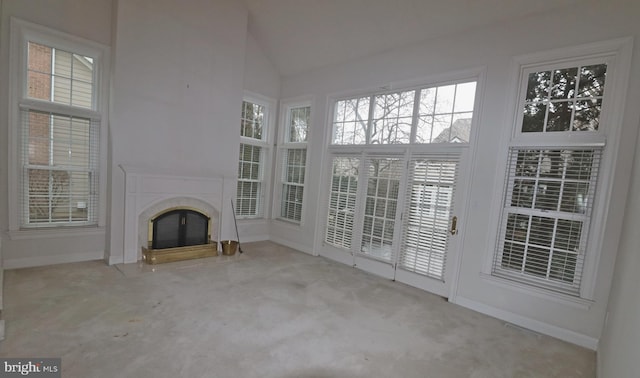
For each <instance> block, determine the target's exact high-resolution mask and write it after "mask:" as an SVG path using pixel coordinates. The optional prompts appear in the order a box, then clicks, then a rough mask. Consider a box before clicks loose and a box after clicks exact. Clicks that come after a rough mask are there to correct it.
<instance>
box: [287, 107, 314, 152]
mask: <svg viewBox="0 0 640 378" xmlns="http://www.w3.org/2000/svg"><path fill="white" fill-rule="evenodd" d="M310 115H311V107H309V106H306V107H302V108H293V109H291V110H290V113H289V117H290V120H289V122H290V124H289V139H288V141H289V142H293V143H295V142H306V141H307V130H308V128H309V121H310V118H309V117H310Z"/></svg>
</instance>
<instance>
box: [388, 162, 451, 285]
mask: <svg viewBox="0 0 640 378" xmlns="http://www.w3.org/2000/svg"><path fill="white" fill-rule="evenodd" d="M409 167H410V170H411V171H410V172H409V182H408V186H407V203H406V211H405V214H406V220H405V225H404V230H403V231H404V235H403V243H402V251H401V254H400V261H399V267H400V268H402V269H405V270H408V271H411V272H414V273H418V274H422V275H426V276H429V277H433V278H437V279H443V277H444V268H445V261H446V253H447V244H448V240H449V223H450V217H451V210H452V208H453V192H454V185H455V178H456V169H457V162H456V161H447V160H433V159H426V158H424V159H413V160H412V161H411V163H410V166H409Z"/></svg>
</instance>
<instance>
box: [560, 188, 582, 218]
mask: <svg viewBox="0 0 640 378" xmlns="http://www.w3.org/2000/svg"><path fill="white" fill-rule="evenodd" d="M588 195H589V184H588V183H586V182H566V183H565V184H564V188H563V189H562V200H561V201H560V211H566V212H568V213H577V214H586V212H587V198H588Z"/></svg>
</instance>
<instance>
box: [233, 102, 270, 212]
mask: <svg viewBox="0 0 640 378" xmlns="http://www.w3.org/2000/svg"><path fill="white" fill-rule="evenodd" d="M267 110H268V109H267V108H266V106H265V105H261V104H257V103H254V102H251V101H243V102H242V113H241V118H240V140H241V143H240V158H239V162H238V184H237V187H236V209H235V210H236V215H238V216H239V217H242V218H259V217H262V216H263V211H264V205H263V203H264V171H265V169H266V167H265V161H266V153H267V150H268V148H269V147H268V144H267V142H266V134H267V133H266V130H265V128H266V117H267Z"/></svg>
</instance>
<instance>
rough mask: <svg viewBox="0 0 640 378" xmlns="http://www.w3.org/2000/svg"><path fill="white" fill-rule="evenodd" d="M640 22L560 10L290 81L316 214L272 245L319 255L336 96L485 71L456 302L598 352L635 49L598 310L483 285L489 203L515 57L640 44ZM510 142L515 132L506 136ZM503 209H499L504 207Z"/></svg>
mask: <svg viewBox="0 0 640 378" xmlns="http://www.w3.org/2000/svg"><path fill="white" fill-rule="evenodd" d="M637 14H640V4H638V3H637V2H633V3H631V2H625V1H609V2H607V4H606V5H600V4H595V3H594V2H588V4H587V5H582V6H579V7H570V8H566V9H560V10H559V11H556V12H555V13H543V14H537V15H534V16H531V17H528V18H525V19H517V20H511V21H510V22H508V23H501V24H497V25H493V26H491V27H487V28H483V29H478V30H474V31H472V32H469V33H464V34H460V35H454V36H450V37H447V38H440V39H437V40H432V41H427V42H425V43H422V44H419V45H414V46H410V47H406V48H399V49H396V50H393V51H389V52H386V53H383V54H379V55H375V56H371V57H368V58H367V59H361V60H357V61H352V62H349V63H347V64H341V65H336V66H331V67H327V68H324V69H320V70H317V71H314V72H309V73H305V74H301V75H297V76H293V77H288V78H284V79H283V84H282V98H287V97H295V96H307V95H308V96H313V97H314V98H315V101H314V104H313V105H314V106H313V111H314V115H313V120H312V130H311V133H310V140H311V145H310V146H309V155H310V159H309V162H310V171H311V172H312V173H313V174H311V175H309V182H308V183H307V188H308V190H307V193H305V196H306V201H308V202H307V207H306V209H307V212H306V213H305V214H304V218H305V219H304V221H303V222H304V223H303V226H301V227H300V228H294V227H288V226H284V225H280V224H278V223H277V222H274V224H273V225H272V239H274V240H278V241H281V242H285V243H287V244H290V245H292V246H295V247H297V248H299V249H302V250H307V251H312V252H313V251H315V252H317V251H318V249H319V248H321V244H320V243H319V241H320V240H321V237H318V236H317V235H321V233H318V234H316V236H315V237H316V238H317V239H318V240H316V242H315V244H314V231H315V230H316V228H318V231H322V230H321V226H322V222H323V217H324V211H323V209H320V208H317V207H316V204H315V201H316V200H317V198H318V196H319V195H321V194H322V193H324V192H323V191H322V190H321V189H320V188H322V187H323V186H326V183H322V182H321V174H320V172H321V169H323V168H322V163H323V158H324V152H325V150H326V148H325V146H326V144H325V143H326V142H325V135H326V128H327V125H328V123H329V122H328V121H329V120H328V117H327V106H328V102H327V97H328V96H329V95H332V94H335V93H341V92H345V91H354V90H367V89H372V90H373V89H375V88H378V87H382V86H385V85H388V84H397V83H401V82H403V81H415V80H420V79H421V78H425V79H426V78H430V77H435V76H438V75H442V74H446V73H450V72H454V71H457V70H467V69H473V68H481V69H484V72H485V86H484V88H483V92H482V93H480V95H481V96H482V99H481V100H482V105H481V108H480V109H479V110H480V113H479V116H480V118H479V123H478V124H476V125H475V130H476V131H475V132H477V133H478V139H477V143H476V146H475V156H474V159H473V165H472V176H471V181H470V184H469V185H470V188H471V190H470V198H469V207H468V212H469V213H468V216H467V217H466V219H462V220H461V221H462V224H459V225H460V226H461V227H464V241H463V255H462V261H461V270H460V279H459V281H458V282H457V283H458V289H457V293H454V295H453V296H452V298H450V299H451V300H452V301H454V302H457V303H460V304H463V305H465V306H469V307H472V308H475V309H477V310H480V311H483V312H486V313H489V314H492V315H494V316H498V317H502V318H504V319H508V320H509V321H512V322H515V323H519V324H521V325H524V326H527V327H529V328H533V329H537V330H538V331H541V332H545V333H548V334H551V335H554V336H557V337H560V338H563V339H566V340H571V341H572V342H575V343H579V344H581V345H585V346H588V347H590V348H594V349H595V347H596V344H597V340H598V339H599V337H600V333H601V330H602V326H603V322H604V316H605V309H606V305H607V300H608V293H609V288H610V283H611V277H612V273H613V264H614V261H615V255H616V251H617V242H618V238H619V229H620V225H621V224H622V213H623V210H624V207H625V202H624V198H626V193H627V189H628V182H629V174H630V159H629V156H631V154H632V153H633V151H634V148H635V145H634V144H633V141H634V140H635V137H636V133H637V129H638V124H637V119H638V114H639V113H638V111H639V107H638V106H637V100H638V98H640V61H639V60H638V56H639V55H638V54H639V53H640V50H639V49H638V47H637V43H636V47H634V56H635V59H634V61H633V63H632V64H633V66H632V72H631V80H630V82H629V90H628V100H627V103H626V108H625V109H626V111H625V113H624V116H623V120H624V121H623V125H622V134H621V145H620V149H619V151H618V159H619V162H618V165H617V170H616V172H615V175H614V186H613V189H612V196H611V198H612V201H611V205H610V206H611V207H610V214H609V217H608V220H607V226H606V229H605V235H604V243H603V252H602V258H601V261H600V265H599V270H598V273H597V281H596V285H595V291H594V301H593V303H591V304H590V305H589V304H585V305H574V304H567V303H565V302H563V301H558V300H556V299H549V298H547V297H544V296H537V295H531V294H527V293H523V292H520V291H518V290H516V289H514V288H510V287H508V286H507V287H503V286H499V285H495V284H494V283H493V282H492V281H491V280H487V279H485V278H483V277H482V276H481V271H482V269H483V264H486V261H487V260H486V259H487V258H490V256H491V254H492V253H493V250H494V248H495V238H494V236H495V233H496V228H497V225H496V223H495V222H487V218H488V216H489V215H490V214H492V211H494V208H495V206H496V204H493V203H492V201H491V200H490V199H493V198H495V195H494V194H495V193H496V192H501V191H502V183H501V181H500V180H498V179H497V178H498V172H497V170H496V166H497V163H498V161H499V159H503V158H504V155H503V154H502V152H504V150H503V149H502V148H499V147H500V143H501V142H502V141H506V139H503V137H504V135H505V130H506V129H510V128H511V127H512V125H511V124H510V122H508V121H507V120H508V119H509V118H510V116H511V114H512V112H513V111H514V110H513V109H512V108H510V107H509V106H508V105H507V104H510V103H511V99H512V97H513V96H514V93H515V91H516V88H515V86H516V83H515V82H514V81H513V80H512V76H513V75H512V73H513V71H514V63H513V57H515V56H518V55H522V54H529V53H537V52H542V51H546V50H550V49H557V48H562V47H568V46H575V45H578V44H585V43H591V42H598V41H603V40H607V39H612V38H619V37H627V36H633V37H635V38H636V39H637V38H638V37H640V24H638V22H637V19H636V16H637ZM507 133H508V131H507ZM498 205H499V204H498Z"/></svg>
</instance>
